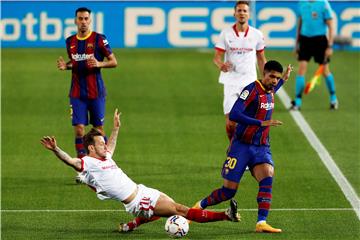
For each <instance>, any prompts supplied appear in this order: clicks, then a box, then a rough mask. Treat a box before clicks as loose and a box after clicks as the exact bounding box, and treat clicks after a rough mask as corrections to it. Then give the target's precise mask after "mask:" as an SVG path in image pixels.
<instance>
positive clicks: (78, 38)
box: [76, 31, 92, 40]
mask: <svg viewBox="0 0 360 240" xmlns="http://www.w3.org/2000/svg"><path fill="white" fill-rule="evenodd" d="M91 34H92V31H90V32H89V34H88V35H86V36H85V37H79V36H78V35H77V34H76V38H77V40H85V39H87V38H89V37H90V35H91Z"/></svg>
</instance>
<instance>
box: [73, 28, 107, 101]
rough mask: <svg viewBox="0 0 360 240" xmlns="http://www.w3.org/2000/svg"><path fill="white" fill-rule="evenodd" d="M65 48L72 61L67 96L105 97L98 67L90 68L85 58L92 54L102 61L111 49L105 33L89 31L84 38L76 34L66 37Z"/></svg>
mask: <svg viewBox="0 0 360 240" xmlns="http://www.w3.org/2000/svg"><path fill="white" fill-rule="evenodd" d="M66 49H67V53H68V56H69V58H70V59H71V63H72V79H71V88H70V93H69V96H70V97H72V98H87V99H95V98H98V97H105V96H106V90H105V85H104V81H103V79H102V77H101V72H100V68H90V67H89V66H88V65H87V59H89V58H90V57H91V56H94V57H95V58H96V59H97V60H98V61H103V60H104V57H108V56H109V55H110V54H111V53H112V51H111V48H110V45H109V43H108V41H107V39H106V37H105V35H102V34H99V33H96V32H90V34H89V35H88V36H86V37H84V38H79V37H78V36H77V35H76V34H75V35H72V36H70V37H68V38H67V39H66Z"/></svg>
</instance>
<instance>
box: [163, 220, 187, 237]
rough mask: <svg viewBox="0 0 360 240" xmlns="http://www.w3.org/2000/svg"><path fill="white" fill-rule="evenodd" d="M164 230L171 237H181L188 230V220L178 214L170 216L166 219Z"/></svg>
mask: <svg viewBox="0 0 360 240" xmlns="http://www.w3.org/2000/svg"><path fill="white" fill-rule="evenodd" d="M165 231H166V232H167V234H169V235H170V236H171V237H183V236H185V235H186V234H187V233H188V231H189V223H188V220H187V219H186V218H184V217H182V216H179V215H174V216H171V217H169V218H168V219H167V220H166V223H165Z"/></svg>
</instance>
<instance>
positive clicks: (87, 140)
mask: <svg viewBox="0 0 360 240" xmlns="http://www.w3.org/2000/svg"><path fill="white" fill-rule="evenodd" d="M96 136H102V134H101V132H100V131H99V130H97V129H96V128H92V129H91V130H90V131H89V132H88V133H87V134H85V136H84V137H83V140H84V148H85V151H86V153H87V154H89V149H88V147H89V146H90V145H95V140H94V137H96Z"/></svg>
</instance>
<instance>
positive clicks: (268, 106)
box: [195, 61, 292, 233]
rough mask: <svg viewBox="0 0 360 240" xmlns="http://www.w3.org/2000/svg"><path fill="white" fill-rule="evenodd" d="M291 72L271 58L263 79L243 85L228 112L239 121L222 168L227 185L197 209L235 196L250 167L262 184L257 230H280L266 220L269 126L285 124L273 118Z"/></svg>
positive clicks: (270, 176)
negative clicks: (278, 96) (276, 100)
mask: <svg viewBox="0 0 360 240" xmlns="http://www.w3.org/2000/svg"><path fill="white" fill-rule="evenodd" d="M291 71H292V67H291V66H290V65H289V66H288V68H287V70H286V72H285V73H284V74H282V72H283V67H282V66H281V64H280V63H279V62H277V61H268V62H267V63H266V64H265V66H264V72H263V76H264V78H263V79H262V80H256V81H255V82H253V83H250V84H249V85H248V86H246V87H245V88H244V90H243V91H242V93H241V94H240V96H239V98H238V100H237V101H236V102H235V104H234V106H233V107H232V109H231V111H230V114H229V117H230V120H232V121H234V122H236V123H237V127H236V132H235V136H234V137H233V138H232V140H231V143H230V146H229V150H228V154H227V159H226V160H225V162H224V164H223V168H222V177H223V179H224V185H223V186H222V187H221V188H219V189H216V190H214V191H213V192H212V193H211V194H210V195H209V196H208V197H206V198H204V199H202V200H201V201H199V202H197V203H196V205H195V206H196V207H197V208H201V209H204V208H206V207H208V206H212V205H216V204H218V203H220V202H223V201H226V200H229V199H231V198H233V197H234V196H235V193H236V191H237V189H238V186H239V182H240V179H241V177H242V175H243V174H244V171H245V169H246V167H247V166H248V167H249V169H250V171H251V174H252V176H253V177H254V178H255V179H256V181H257V182H258V183H259V192H258V195H257V202H258V220H257V224H256V228H255V230H256V232H270V233H278V232H281V229H277V228H273V227H271V226H270V225H269V224H267V223H266V218H267V215H268V213H269V210H270V205H271V198H272V194H271V192H272V182H273V174H274V167H273V165H274V163H273V160H272V157H271V151H270V145H269V130H270V126H278V125H281V124H282V122H281V121H279V120H274V119H271V116H272V113H273V109H274V94H275V92H276V91H277V90H278V89H279V88H280V87H281V86H282V85H283V83H284V82H285V81H287V80H288V78H289V76H290V72H291Z"/></svg>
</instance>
